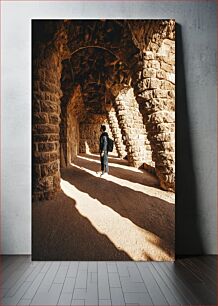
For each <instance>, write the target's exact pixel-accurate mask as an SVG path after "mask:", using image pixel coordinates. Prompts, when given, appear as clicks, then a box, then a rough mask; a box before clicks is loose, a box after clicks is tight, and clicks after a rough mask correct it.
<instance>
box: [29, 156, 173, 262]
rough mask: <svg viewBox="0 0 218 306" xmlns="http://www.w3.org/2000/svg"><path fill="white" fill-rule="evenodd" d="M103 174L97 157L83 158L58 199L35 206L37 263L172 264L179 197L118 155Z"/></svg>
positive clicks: (65, 175)
mask: <svg viewBox="0 0 218 306" xmlns="http://www.w3.org/2000/svg"><path fill="white" fill-rule="evenodd" d="M98 171H100V162H99V156H98V155H93V154H92V155H91V154H90V155H80V156H78V158H77V160H76V161H75V162H74V163H73V164H72V165H71V166H70V167H69V168H67V169H64V170H62V175H61V177H62V179H61V188H62V191H61V192H60V193H59V194H58V195H57V197H56V199H54V200H52V201H43V202H35V203H33V209H32V221H33V222H32V254H33V255H32V258H33V260H98V261H99V260H137V261H140V260H159V261H162V260H173V259H174V226H175V204H174V201H175V195H174V194H173V193H171V192H166V191H163V190H161V189H160V188H159V184H158V180H157V178H156V177H155V176H153V175H152V174H150V173H148V172H146V171H145V170H138V169H135V168H133V167H129V166H128V165H127V161H126V160H121V159H118V158H115V157H114V156H111V157H110V158H109V171H110V172H109V175H108V176H107V177H105V178H101V177H99V174H97V173H96V172H98Z"/></svg>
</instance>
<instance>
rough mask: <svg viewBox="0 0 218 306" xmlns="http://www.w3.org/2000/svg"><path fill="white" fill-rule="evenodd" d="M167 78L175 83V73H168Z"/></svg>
mask: <svg viewBox="0 0 218 306" xmlns="http://www.w3.org/2000/svg"><path fill="white" fill-rule="evenodd" d="M165 79H166V80H168V81H170V82H171V83H173V84H175V73H169V72H168V73H166V76H165Z"/></svg>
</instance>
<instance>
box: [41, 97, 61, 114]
mask: <svg viewBox="0 0 218 306" xmlns="http://www.w3.org/2000/svg"><path fill="white" fill-rule="evenodd" d="M41 111H42V112H48V113H58V111H59V109H58V104H57V103H54V102H51V101H49V100H45V101H41Z"/></svg>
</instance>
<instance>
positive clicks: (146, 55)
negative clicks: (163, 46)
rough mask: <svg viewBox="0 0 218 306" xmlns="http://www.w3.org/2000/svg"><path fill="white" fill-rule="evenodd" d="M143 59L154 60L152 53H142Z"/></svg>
mask: <svg viewBox="0 0 218 306" xmlns="http://www.w3.org/2000/svg"><path fill="white" fill-rule="evenodd" d="M143 58H144V60H152V59H154V53H153V52H152V51H144V52H143Z"/></svg>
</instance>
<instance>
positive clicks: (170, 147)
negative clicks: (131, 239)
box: [134, 39, 175, 191]
mask: <svg viewBox="0 0 218 306" xmlns="http://www.w3.org/2000/svg"><path fill="white" fill-rule="evenodd" d="M137 68H138V71H137V73H136V76H137V79H136V82H135V84H134V91H135V94H136V98H137V101H138V103H139V109H140V112H141V113H142V114H143V119H144V123H145V125H146V131H147V133H148V139H149V141H150V144H151V148H152V159H153V161H154V162H155V170H156V174H157V176H158V177H159V180H160V185H161V187H162V188H163V189H165V190H171V191H174V190H175V41H174V40H170V39H164V40H163V41H162V44H161V46H160V47H159V48H157V50H154V49H153V50H152V48H151V49H150V50H149V51H144V52H143V53H142V55H141V58H139V64H138V67H137Z"/></svg>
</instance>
